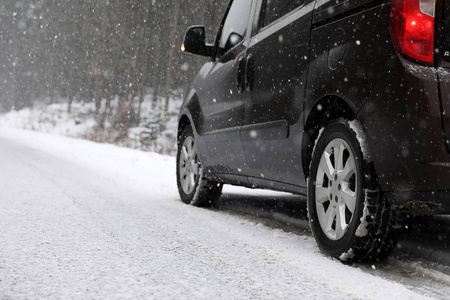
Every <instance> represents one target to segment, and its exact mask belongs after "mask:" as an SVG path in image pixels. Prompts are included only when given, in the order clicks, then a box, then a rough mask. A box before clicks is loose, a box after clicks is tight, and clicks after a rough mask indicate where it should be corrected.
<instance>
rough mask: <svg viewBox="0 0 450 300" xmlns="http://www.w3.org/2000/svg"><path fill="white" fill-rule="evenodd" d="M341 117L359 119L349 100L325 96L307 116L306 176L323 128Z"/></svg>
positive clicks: (304, 156) (305, 131) (304, 149)
mask: <svg viewBox="0 0 450 300" xmlns="http://www.w3.org/2000/svg"><path fill="white" fill-rule="evenodd" d="M339 118H342V119H346V120H349V121H352V120H354V119H357V114H356V112H355V110H354V109H353V108H352V107H351V105H350V104H349V103H348V102H347V101H345V100H344V99H342V98H340V97H337V96H326V97H323V98H322V99H320V100H318V101H317V102H316V103H315V104H314V105H313V106H312V107H311V109H310V111H309V114H308V116H307V118H306V122H305V130H304V136H303V141H302V161H303V172H304V174H305V177H306V178H308V177H309V165H310V162H311V159H312V152H313V150H314V145H315V143H316V140H317V138H318V136H319V133H320V130H321V128H323V127H325V126H327V125H328V124H329V123H330V122H332V121H333V120H336V119H339Z"/></svg>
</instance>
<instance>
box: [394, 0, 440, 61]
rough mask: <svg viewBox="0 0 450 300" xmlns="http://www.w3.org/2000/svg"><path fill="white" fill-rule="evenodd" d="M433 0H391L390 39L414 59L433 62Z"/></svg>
mask: <svg viewBox="0 0 450 300" xmlns="http://www.w3.org/2000/svg"><path fill="white" fill-rule="evenodd" d="M435 2H436V0H393V1H392V6H391V30H392V39H393V40H394V44H395V46H396V47H397V49H399V50H400V51H401V52H403V53H404V54H405V55H407V56H409V57H410V58H412V59H414V60H417V61H422V62H426V63H432V62H433V59H434V10H435V6H436V3H435Z"/></svg>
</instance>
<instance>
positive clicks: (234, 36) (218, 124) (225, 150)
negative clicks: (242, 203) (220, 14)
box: [197, 0, 252, 174]
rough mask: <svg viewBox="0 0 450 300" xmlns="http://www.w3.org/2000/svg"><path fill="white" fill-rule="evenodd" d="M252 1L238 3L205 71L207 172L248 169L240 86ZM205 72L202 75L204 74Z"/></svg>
mask: <svg viewBox="0 0 450 300" xmlns="http://www.w3.org/2000/svg"><path fill="white" fill-rule="evenodd" d="M251 5H252V1H249V0H234V1H231V2H230V6H229V7H228V12H227V14H226V16H225V18H224V21H223V22H222V25H221V30H220V31H219V33H218V39H217V41H216V47H215V51H216V54H215V59H214V61H213V62H211V63H210V64H209V65H208V66H206V67H204V69H202V72H203V73H205V74H202V82H201V84H199V87H198V88H197V94H198V98H199V102H200V104H199V108H198V109H199V110H201V116H202V126H201V128H202V132H201V135H202V139H201V141H199V147H201V148H202V149H201V150H202V152H203V153H205V154H206V155H204V157H203V161H204V163H205V165H207V166H208V167H209V169H208V170H207V172H209V173H217V174H235V173H237V174H239V173H240V172H241V171H242V170H243V169H244V168H245V155H244V151H243V144H242V141H241V139H240V132H239V131H240V127H241V125H242V123H243V121H244V117H245V103H244V102H243V98H242V95H241V93H240V91H239V87H238V72H239V65H240V64H241V65H242V63H240V60H239V59H237V58H238V57H241V56H243V55H245V50H246V48H247V47H246V45H247V44H248V38H249V36H250V34H249V30H248V27H249V16H250V11H251ZM202 72H201V73H202Z"/></svg>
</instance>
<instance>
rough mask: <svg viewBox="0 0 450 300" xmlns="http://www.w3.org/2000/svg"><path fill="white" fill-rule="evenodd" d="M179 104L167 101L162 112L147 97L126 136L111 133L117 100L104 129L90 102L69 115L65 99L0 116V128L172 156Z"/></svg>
mask: <svg viewBox="0 0 450 300" xmlns="http://www.w3.org/2000/svg"><path fill="white" fill-rule="evenodd" d="M160 100H161V99H160ZM181 101H182V100H181V97H180V96H175V97H172V98H170V101H169V108H168V110H167V111H165V110H164V109H162V105H160V104H161V102H163V101H159V102H158V103H157V104H156V105H155V104H154V103H153V100H152V96H151V95H150V94H149V95H146V96H145V97H144V102H143V103H142V105H141V118H140V121H139V122H138V124H136V125H135V126H133V127H131V128H129V129H128V131H127V133H126V135H125V136H122V135H121V134H120V133H119V132H118V131H117V130H115V129H114V124H113V121H112V119H113V118H114V107H115V106H116V105H117V99H115V100H113V101H112V109H111V111H110V112H109V113H108V114H109V117H106V120H105V123H104V126H103V127H101V126H99V122H98V116H97V115H96V113H95V106H94V103H93V102H89V103H84V102H75V103H73V104H72V107H71V112H68V104H67V99H59V101H58V103H52V104H46V102H48V101H41V102H37V103H36V104H35V105H34V106H32V107H30V108H23V109H21V110H19V111H15V110H12V111H10V112H7V113H3V114H0V127H3V128H18V129H26V130H32V131H39V132H45V133H51V134H56V135H61V136H68V137H74V138H82V139H87V140H92V141H96V142H105V143H111V144H116V145H119V146H125V147H129V148H134V149H139V150H144V151H151V152H157V153H163V154H170V155H174V154H175V151H176V130H177V115H178V111H179V107H180V105H181ZM135 102H136V103H137V101H135ZM136 106H137V104H136ZM134 110H135V111H137V110H138V108H137V107H135V108H134ZM104 111H105V108H102V109H101V112H104Z"/></svg>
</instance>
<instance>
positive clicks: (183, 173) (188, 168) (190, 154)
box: [177, 127, 222, 206]
mask: <svg viewBox="0 0 450 300" xmlns="http://www.w3.org/2000/svg"><path fill="white" fill-rule="evenodd" d="M177 185H178V192H179V194H180V197H181V200H182V201H183V202H184V203H187V204H192V205H195V206H214V205H215V204H216V202H217V200H218V198H219V197H220V195H221V192H222V184H219V183H216V182H212V181H209V180H206V179H205V178H204V177H203V166H202V163H201V160H200V155H199V152H198V148H197V143H196V141H195V138H194V134H193V132H192V129H191V128H190V127H186V128H184V129H183V131H182V132H181V134H180V137H179V139H178V151H177Z"/></svg>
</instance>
